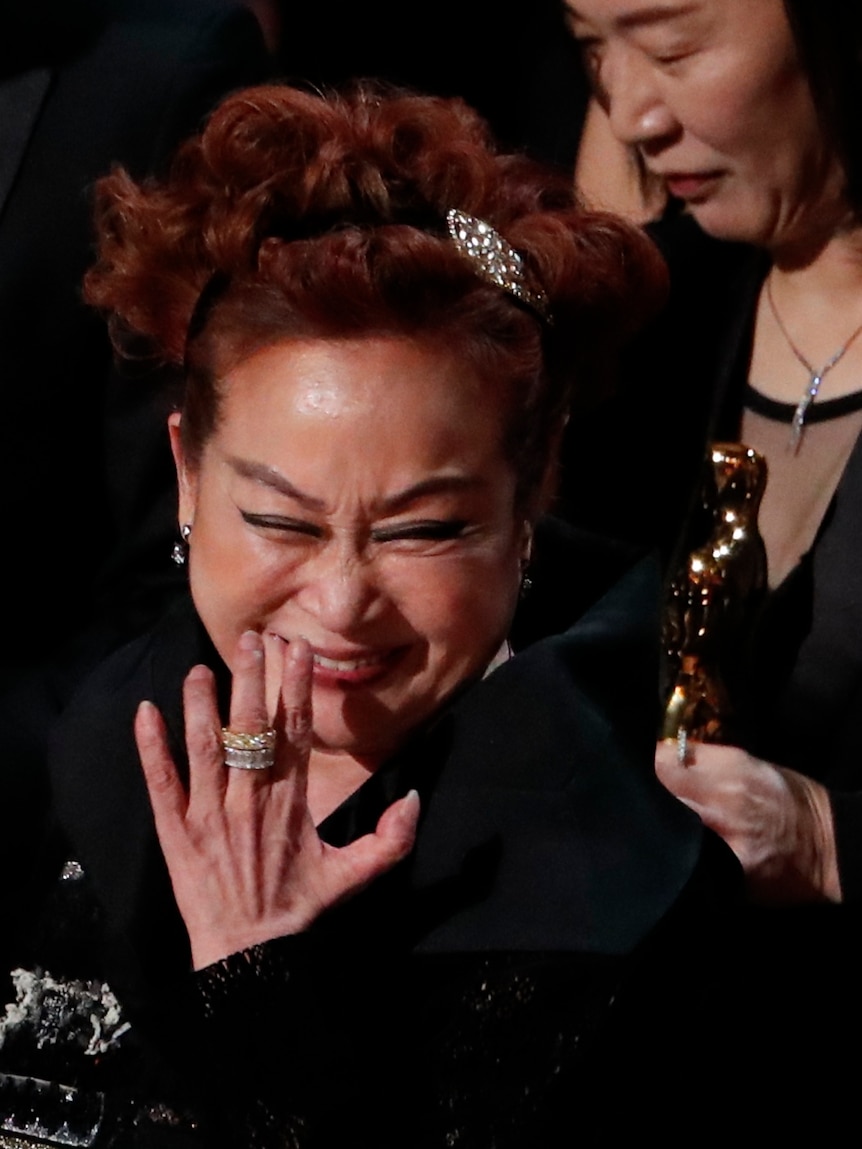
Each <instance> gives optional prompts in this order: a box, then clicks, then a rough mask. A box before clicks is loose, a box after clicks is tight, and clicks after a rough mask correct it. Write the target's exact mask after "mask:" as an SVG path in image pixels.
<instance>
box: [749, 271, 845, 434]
mask: <svg viewBox="0 0 862 1149" xmlns="http://www.w3.org/2000/svg"><path fill="white" fill-rule="evenodd" d="M766 299H767V302H768V303H769V310H770V311H771V312H772V318H773V319H774V320H775V322H776V323H777V324H778V330H779V331H780V332H781V334H782V335H783V336H784V338H785V340H786V341H787V346H788V347H789V348H790V350H791V351H792V352H793V354H794V355H795V356H796V358H797V359H798V360H799V362H800V363H801V364H802V366H803V367H804V368H805V370H806V371H807V372H808V374H809V376H810V378H809V380H808V383H807V385H806V387H805V390H804V391H803V392H802V398H801V399H800V400H799V402H798V403H797V405H796V410H795V411H794V412H793V421H792V422H791V424H790V441H789V444H788V446H789V447H790V450H791V451H794V452H796V451H798V450H799V444H800V442H801V441H802V432H803V430H804V429H805V416H806V415H807V414H808V408H809V407H810V406H811V404H812V403H813V402H814V400H815V399H816V398H817V392H818V391H819V390H820V384H821V383H822V382H823V380H824V379H825V377H826V376H827V375H828V374H829V372H830V371H831V370H832V368H833V367H835V366H836V364H838V363H840V362H841V360H842V359H843V358H844V356H845V355H846V354H847V352H848V350H849V349H850V345H851V344H852V343H853V341H854V340H855V339H856V337H857V336H858V335H862V323H860V324H859V326H858V327H857V328H856V330H855V331H854V332H853V333H852V334H851V336H850V338H849V339H847V340H846V341H845V343H844V344H843V345H842V346H841V347H839V348H838V350H837V351H836V352H835V354H834V355H832V356H831V357H830V358H829V359H827V360H826V362H825V363H824V364H823V366H822V367H821V368H820V370H819V371H818V370H817V368H816V367H814V366H813V365H812V364H811V363H809V362H808V360H807V359H806V358H805V356H804V355H803V354H802V352H801V351H800V350H799V348H798V347H797V346H796V344H795V343H794V342H793V340H792V339H791V338H790V334H789V332H788V330H787V328H786V327H785V326H784V323H783V322H782V320H781V316H780V315H779V314H778V309H777V308H776V306H775V300H774V299H773V298H772V276H769V277H768V278H767V280H766Z"/></svg>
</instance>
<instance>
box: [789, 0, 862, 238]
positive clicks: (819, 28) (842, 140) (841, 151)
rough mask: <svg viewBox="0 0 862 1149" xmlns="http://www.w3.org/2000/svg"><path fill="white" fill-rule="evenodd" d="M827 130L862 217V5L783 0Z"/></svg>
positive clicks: (827, 0) (849, 1)
mask: <svg viewBox="0 0 862 1149" xmlns="http://www.w3.org/2000/svg"><path fill="white" fill-rule="evenodd" d="M784 6H785V8H786V10H787V15H788V18H789V20H790V24H791V27H792V28H793V33H794V36H795V38H796V43H797V46H798V48H799V52H800V56H801V58H802V61H803V65H804V66H805V68H806V71H807V73H808V77H809V80H810V82H811V89H812V92H813V94H814V99H815V102H816V104H817V109H818V112H819V113H820V119H821V124H822V126H823V129H824V132H825V133H826V135H827V137H828V138H829V139H830V141H831V143H832V145H833V146H834V148H835V150H836V152H837V153H838V155H839V157H840V159H841V162H842V165H843V167H844V171H845V174H846V177H847V197H848V199H849V201H850V203H851V205H852V207H853V209H854V211H855V212H856V214H857V215H858V216H862V120H860V114H862V4H860V3H859V0H784Z"/></svg>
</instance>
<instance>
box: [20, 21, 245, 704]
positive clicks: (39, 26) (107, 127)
mask: <svg viewBox="0 0 862 1149" xmlns="http://www.w3.org/2000/svg"><path fill="white" fill-rule="evenodd" d="M39 13H41V15H39ZM0 31H2V33H3V35H2V36H0V56H2V59H0V107H2V113H3V115H2V120H3V128H2V135H3V149H2V151H3V160H2V164H0V168H2V171H0V198H2V199H3V201H4V202H3V209H2V216H0V344H2V347H3V404H4V417H3V420H2V424H0V466H2V483H0V491H2V493H0V516H2V519H3V522H4V529H5V532H6V540H7V546H8V549H9V555H10V561H9V562H7V564H6V568H5V573H6V593H7V597H8V599H9V601H10V603H13V604H14V607H13V608H12V609H10V610H8V611H7V631H6V635H7V641H6V643H5V644H4V650H3V653H2V655H0V691H5V690H7V689H9V688H11V687H13V686H14V685H15V684H16V683H17V681H18V680H19V678H20V676H21V674H22V671H23V670H25V669H26V668H27V667H29V666H33V665H36V664H40V663H42V662H44V661H45V660H46V659H47V658H49V657H51V656H56V655H57V654H58V652H59V651H60V650H61V649H62V648H63V647H64V644H66V643H69V642H72V641H74V640H75V639H76V638H77V637H78V636H79V635H80V634H81V632H82V631H83V630H84V629H85V628H86V627H88V626H93V625H94V624H97V623H98V624H100V625H101V626H102V627H103V630H104V631H105V634H104V637H103V638H102V639H101V640H100V642H96V641H95V640H92V643H93V656H94V657H101V656H102V655H103V654H104V652H105V650H106V649H108V648H109V646H110V643H111V642H114V643H115V644H116V643H117V642H119V641H123V640H125V639H126V638H127V637H128V636H129V635H130V634H133V633H136V630H135V627H136V626H139V625H141V624H142V623H143V625H149V623H150V622H151V621H152V619H153V618H155V617H157V616H158V612H159V611H160V610H161V607H162V604H163V602H164V600H165V596H166V595H167V594H168V593H169V584H170V581H171V577H170V562H169V561H166V556H167V555H168V554H169V552H170V546H171V541H172V536H173V532H174V529H175V518H176V511H175V494H174V480H173V475H172V463H171V459H170V451H169V448H168V444H167V435H166V432H165V429H164V420H165V417H166V415H167V412H168V410H169V409H170V406H171V404H172V401H173V399H174V397H175V396H174V393H173V388H175V387H176V380H175V379H173V378H172V377H169V376H168V375H167V374H165V373H156V372H152V371H149V372H147V371H146V370H144V369H143V367H142V366H141V365H139V366H138V367H137V369H135V370H130V371H125V372H123V373H118V372H116V371H114V370H112V367H111V359H112V352H111V347H110V343H109V340H108V336H107V332H106V329H105V324H104V322H103V320H102V319H101V318H100V317H99V316H98V315H96V314H95V313H94V312H91V311H90V309H89V308H87V307H85V305H84V304H83V302H82V300H81V297H80V285H81V279H82V277H83V274H84V271H85V270H86V268H87V267H88V266H89V265H90V263H91V262H92V259H93V236H92V223H91V214H92V187H93V184H94V182H95V180H96V179H97V178H98V177H99V176H101V175H103V174H105V173H106V172H107V171H108V170H109V169H110V168H111V166H112V165H114V164H120V163H121V164H123V165H125V166H127V167H128V168H129V169H130V170H131V171H132V173H133V174H134V175H135V176H137V177H141V176H143V175H145V174H146V173H147V172H150V171H154V170H159V169H160V168H161V167H162V166H163V165H164V164H165V162H166V159H167V156H168V155H169V154H170V153H171V152H172V151H173V149H174V148H175V146H176V145H177V143H178V142H179V141H180V140H181V139H183V138H184V137H185V136H187V135H188V134H189V133H190V132H191V131H193V130H195V129H196V128H197V127H198V126H199V124H200V121H201V119H202V117H203V115H204V114H205V113H206V112H207V111H208V110H209V108H210V107H211V106H212V104H213V103H214V102H215V101H216V100H217V99H218V98H219V97H220V96H221V95H223V94H224V93H225V92H227V91H229V90H231V89H232V88H234V87H240V86H242V85H244V84H247V83H253V82H256V81H258V80H260V79H261V78H263V76H264V75H265V70H266V67H267V62H266V58H265V55H264V51H263V45H262V41H261V37H260V34H259V30H258V27H257V24H256V21H255V20H254V17H253V16H252V15H251V13H249V12H248V11H247V10H245V9H244V8H243V7H242V6H241V5H239V4H227V3H223V2H222V0H188V2H187V0H182V2H180V0H150V2H145V0H123V2H122V3H120V2H119V0H114V2H112V3H110V4H107V3H106V4H104V5H103V4H101V3H99V4H95V3H90V2H89V0H80V2H79V3H75V4H71V5H70V4H66V5H60V4H56V5H55V4H54V3H50V4H47V5H46V4H44V3H38V2H37V3H33V4H30V5H27V4H25V3H24V0H10V3H9V4H8V5H7V4H4V6H3V13H2V15H0ZM55 33H56V36H55ZM77 33H80V35H79V34H77ZM7 54H8V56H10V57H11V58H12V59H13V60H14V61H15V62H16V63H17V64H18V69H13V70H6V69H5V68H4V63H5V62H6V56H7ZM22 59H24V60H26V68H25V69H24V70H23V71H22V70H20V68H21V61H22ZM10 67H11V66H10ZM99 650H100V651H101V654H99V653H98V651H99ZM78 653H83V654H84V655H86V657H87V658H89V657H90V653H89V651H87V652H70V655H69V657H70V659H71V658H73V657H76V656H77V654H78ZM91 665H92V663H91Z"/></svg>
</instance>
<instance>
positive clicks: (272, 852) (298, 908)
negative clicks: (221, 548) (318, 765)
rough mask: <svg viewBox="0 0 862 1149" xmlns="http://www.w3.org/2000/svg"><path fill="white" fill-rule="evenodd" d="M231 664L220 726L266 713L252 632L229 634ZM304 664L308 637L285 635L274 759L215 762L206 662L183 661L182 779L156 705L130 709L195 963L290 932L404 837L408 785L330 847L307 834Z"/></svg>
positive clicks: (218, 742) (411, 805)
mask: <svg viewBox="0 0 862 1149" xmlns="http://www.w3.org/2000/svg"><path fill="white" fill-rule="evenodd" d="M234 667H235V674H234V679H233V689H232V695H231V706H230V726H231V728H232V729H233V730H239V731H243V732H246V733H250V734H254V733H260V732H261V731H263V730H265V729H266V728H267V727H268V726H269V724H270V723H269V716H268V714H267V709H266V701H265V681H264V680H265V675H264V651H263V644H262V640H261V637H260V635H258V634H255V633H254V632H251V631H249V632H247V633H246V634H244V635H243V636H242V637H241V639H240V640H239V645H238V649H237V656H236V659H235V661H234ZM311 674H312V660H311V651H310V650H309V647H308V644H307V643H306V642H305V641H304V640H302V639H299V640H297V641H295V642H292V643H290V645H289V646H287V647H286V648H285V654H284V667H283V674H282V686H281V699H280V704H279V707H278V713H277V714H276V717H275V727H276V730H277V743H276V754H275V764H274V765H273V766H272V767H270V768H269V769H265V770H239V769H230V768H227V767H225V764H224V756H225V752H224V747H223V745H222V739H221V727H222V723H221V720H220V718H219V714H218V708H217V704H216V695H215V682H214V679H213V675H212V672H211V671H210V670H208V669H207V668H206V667H204V666H195V667H193V668H192V670H191V671H189V674H188V676H187V678H186V681H185V687H184V693H183V705H184V713H185V725H186V746H187V750H188V757H189V788H188V791H186V789H185V787H184V786H183V784H182V782H181V781H180V778H179V776H178V774H177V770H176V767H175V765H174V762H173V759H172V757H171V754H170V750H169V748H168V743H167V738H166V731H165V726H164V722H163V720H162V717H161V715H160V713H159V711H158V710H157V709H156V707H155V706H154V705H153V704H152V703H150V702H142V703H141V705H140V707H139V709H138V714H137V718H136V720H135V739H136V741H137V745H138V752H139V754H140V756H141V763H142V765H143V769H144V775H145V778H146V782H147V788H148V790H149V794H150V801H151V803H152V807H153V814H154V817H155V823H156V831H157V833H158V836H159V842H160V844H161V847H162V852H163V853H164V856H165V860H166V862H167V866H168V870H169V872H170V876H171V882H172V884H173V889H174V896H175V897H176V900H177V905H178V907H179V910H180V913H181V914H182V917H183V921H184V922H185V925H186V929H187V930H188V934H189V940H190V942H191V948H192V962H193V964H194V967H195V969H201V968H202V967H203V966H206V965H209V964H210V963H211V962H214V961H217V960H218V959H220V958H223V957H226V956H227V955H228V954H231V953H235V952H237V951H239V950H243V949H247V948H249V947H250V946H253V945H256V944H258V943H259V942H264V941H268V940H270V939H271V938H275V937H282V936H284V935H286V934H293V933H299V932H301V931H302V930H304V929H306V928H307V927H308V926H309V925H310V924H311V922H313V921H314V920H315V918H317V917H318V916H319V915H320V914H321V913H323V911H324V910H326V909H328V908H329V907H330V906H333V905H335V904H336V903H337V902H339V901H342V900H343V899H344V898H347V897H349V896H350V895H351V894H354V893H356V892H357V891H358V890H360V889H361V888H362V887H363V886H365V885H367V884H368V883H369V882H371V881H373V879H374V878H376V877H378V876H379V875H380V874H382V873H385V872H386V871H387V870H389V869H391V868H392V867H393V866H394V865H396V863H398V862H399V861H400V860H401V859H402V858H404V857H405V856H406V855H407V854H408V853H409V852H410V850H411V849H412V846H413V842H414V839H415V836H416V821H417V818H418V814H419V799H418V795H416V794H415V792H411V793H410V794H408V795H407V796H406V797H404V798H401V799H400V800H399V801H397V802H394V803H393V804H392V805H391V806H390V807H389V808H388V809H387V810H386V811H385V812H384V813H383V815H382V817H381V818H380V821H379V822H378V824H377V828H376V830H375V832H374V833H373V834H367V835H366V836H365V837H363V838H359V839H357V841H355V842H352V843H351V844H350V845H348V846H345V847H343V848H341V849H338V848H335V847H333V846H329V845H327V844H326V843H325V842H322V841H321V839H320V837H319V836H318V834H317V831H316V829H315V827H314V823H313V820H312V817H311V814H310V813H309V809H308V803H307V778H308V764H309V755H310V750H311V730H312V713H311Z"/></svg>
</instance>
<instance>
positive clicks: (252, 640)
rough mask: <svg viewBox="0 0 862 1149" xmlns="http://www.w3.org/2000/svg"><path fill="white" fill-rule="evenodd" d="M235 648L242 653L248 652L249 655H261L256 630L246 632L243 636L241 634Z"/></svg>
mask: <svg viewBox="0 0 862 1149" xmlns="http://www.w3.org/2000/svg"><path fill="white" fill-rule="evenodd" d="M237 646H238V648H239V649H240V650H242V651H248V652H249V653H251V654H257V655H263V649H262V647H261V639H260V635H259V634H258V633H257V631H256V630H247V631H245V633H244V634H241V635H240V639H239V642H238V643H237Z"/></svg>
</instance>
